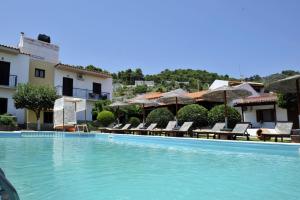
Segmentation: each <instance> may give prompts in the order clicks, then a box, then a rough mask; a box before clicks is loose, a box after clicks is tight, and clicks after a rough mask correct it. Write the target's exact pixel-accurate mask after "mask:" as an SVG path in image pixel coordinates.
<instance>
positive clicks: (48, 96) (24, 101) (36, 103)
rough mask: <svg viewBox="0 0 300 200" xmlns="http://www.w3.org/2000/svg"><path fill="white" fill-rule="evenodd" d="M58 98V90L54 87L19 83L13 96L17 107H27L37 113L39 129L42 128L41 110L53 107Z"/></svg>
mask: <svg viewBox="0 0 300 200" xmlns="http://www.w3.org/2000/svg"><path fill="white" fill-rule="evenodd" d="M57 98H58V96H57V94H56V90H55V89H54V88H53V87H49V86H41V85H29V84H19V85H18V87H17V91H16V93H15V94H14V96H13V99H14V102H15V107H16V108H17V109H19V108H20V109H23V108H26V109H28V110H32V111H33V112H34V113H35V115H36V119H37V130H40V129H41V126H40V116H41V112H42V111H47V110H49V109H52V108H53V106H54V101H55V99H57Z"/></svg>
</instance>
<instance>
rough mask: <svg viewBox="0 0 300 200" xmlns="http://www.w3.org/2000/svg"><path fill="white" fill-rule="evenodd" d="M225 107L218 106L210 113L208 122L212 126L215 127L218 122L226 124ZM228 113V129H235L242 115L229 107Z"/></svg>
mask: <svg viewBox="0 0 300 200" xmlns="http://www.w3.org/2000/svg"><path fill="white" fill-rule="evenodd" d="M224 107H225V106H224V105H218V106H215V107H213V108H212V109H211V110H210V111H209V112H208V121H209V124H210V125H214V124H215V123H217V122H224V121H225V116H224ZM227 111H228V112H227V113H228V128H233V127H234V126H235V124H236V123H238V122H240V121H241V115H240V113H239V112H238V111H237V110H236V109H234V108H232V107H229V106H228V107H227Z"/></svg>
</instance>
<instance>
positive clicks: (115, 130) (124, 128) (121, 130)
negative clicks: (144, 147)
mask: <svg viewBox="0 0 300 200" xmlns="http://www.w3.org/2000/svg"><path fill="white" fill-rule="evenodd" d="M130 126H131V124H125V125H124V126H123V128H121V129H120V128H116V129H112V130H111V133H127V132H129V128H130Z"/></svg>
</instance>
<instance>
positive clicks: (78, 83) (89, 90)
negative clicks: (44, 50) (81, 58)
mask: <svg viewBox="0 0 300 200" xmlns="http://www.w3.org/2000/svg"><path fill="white" fill-rule="evenodd" d="M54 85H55V87H56V90H57V92H58V94H59V95H61V96H72V97H78V98H83V99H86V100H87V113H88V115H87V120H89V121H90V120H93V119H92V115H91V113H92V108H93V106H94V103H95V101H97V100H99V99H111V98H112V90H113V88H112V77H111V76H110V75H107V74H104V73H101V72H96V71H89V70H85V69H82V68H79V67H76V66H71V65H66V64H61V63H59V64H57V65H55V70H54ZM84 117H85V116H84V115H80V116H77V119H78V120H84V119H85V118H84Z"/></svg>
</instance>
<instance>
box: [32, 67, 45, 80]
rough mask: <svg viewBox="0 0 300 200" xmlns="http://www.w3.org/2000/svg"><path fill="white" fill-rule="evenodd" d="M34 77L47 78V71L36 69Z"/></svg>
mask: <svg viewBox="0 0 300 200" xmlns="http://www.w3.org/2000/svg"><path fill="white" fill-rule="evenodd" d="M34 75H35V77H39V78H45V70H43V69H38V68H35V72H34Z"/></svg>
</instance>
